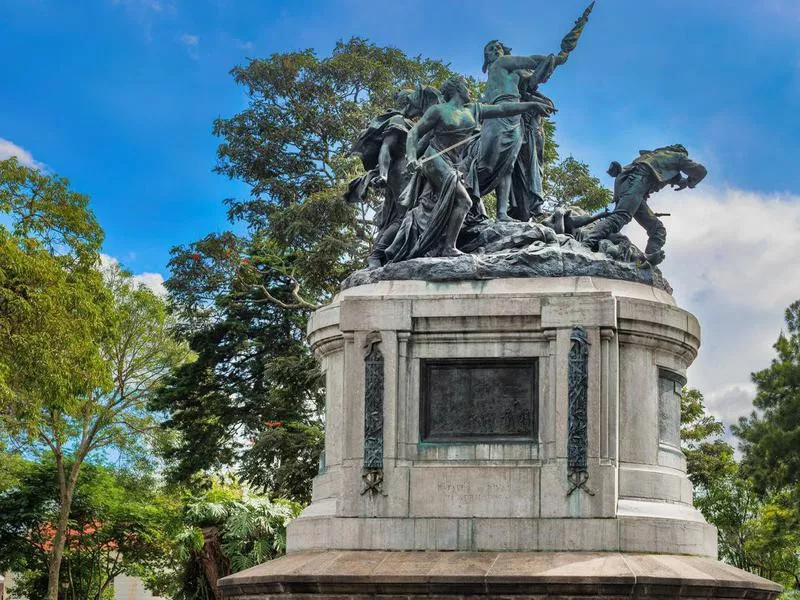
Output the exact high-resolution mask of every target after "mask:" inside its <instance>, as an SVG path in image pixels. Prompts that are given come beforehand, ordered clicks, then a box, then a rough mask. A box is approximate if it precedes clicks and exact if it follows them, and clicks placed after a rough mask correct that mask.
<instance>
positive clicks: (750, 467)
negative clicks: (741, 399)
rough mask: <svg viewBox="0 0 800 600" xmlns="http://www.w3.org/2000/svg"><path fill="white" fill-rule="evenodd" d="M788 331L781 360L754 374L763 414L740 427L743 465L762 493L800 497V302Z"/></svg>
mask: <svg viewBox="0 0 800 600" xmlns="http://www.w3.org/2000/svg"><path fill="white" fill-rule="evenodd" d="M785 320H786V332H785V333H784V332H782V333H781V334H780V336H779V337H778V341H776V342H775V345H774V346H773V347H774V348H775V352H776V354H777V356H776V357H775V358H774V359H773V360H772V364H771V365H770V366H769V367H768V368H767V369H764V370H763V371H759V372H757V373H753V375H752V377H753V382H754V383H755V384H756V389H757V391H756V398H755V400H754V401H753V404H754V405H755V408H756V409H758V412H755V411H754V412H753V413H752V414H751V415H750V417H742V418H741V419H740V420H739V423H738V425H736V426H735V427H734V431H735V433H736V435H737V436H738V437H739V438H740V440H741V443H740V448H741V450H742V452H743V454H744V460H743V466H744V468H745V470H746V472H747V474H748V475H749V476H751V477H752V478H753V480H754V481H755V483H756V485H757V488H758V489H759V490H760V491H762V492H763V491H766V490H768V489H772V490H780V489H782V488H784V487H786V486H789V487H793V488H794V489H795V490H797V493H798V494H800V301H797V302H795V303H794V304H792V305H791V306H790V307H789V308H787V309H786V314H785Z"/></svg>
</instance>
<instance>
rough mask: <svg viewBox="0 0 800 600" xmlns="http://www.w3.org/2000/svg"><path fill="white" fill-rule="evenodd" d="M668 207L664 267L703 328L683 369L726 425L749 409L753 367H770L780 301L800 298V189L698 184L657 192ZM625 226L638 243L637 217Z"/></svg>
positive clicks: (661, 205)
mask: <svg viewBox="0 0 800 600" xmlns="http://www.w3.org/2000/svg"><path fill="white" fill-rule="evenodd" d="M649 204H650V205H651V207H652V208H653V210H655V211H657V212H669V213H671V215H672V216H670V217H665V218H664V221H665V223H666V227H667V245H666V247H665V250H666V253H667V259H666V261H665V262H664V264H663V265H662V271H663V272H664V275H665V276H666V277H667V278H668V279H669V280H670V283H671V284H672V286H673V287H674V288H675V299H676V300H677V301H678V303H679V304H680V305H681V306H682V307H683V308H685V309H687V310H689V311H690V312H692V313H693V314H694V315H695V316H696V317H697V318H698V319H699V320H700V325H701V327H702V347H701V349H700V355H699V356H698V358H697V360H696V361H695V364H694V366H692V368H691V369H690V371H689V385H690V386H692V387H697V388H699V389H700V390H701V391H702V392H703V393H704V394H705V397H706V399H707V405H708V408H709V410H710V411H711V412H712V413H713V414H714V415H715V416H717V417H718V418H720V419H722V420H723V421H724V422H725V424H726V425H729V424H731V423H735V422H736V421H737V420H738V417H740V416H743V415H747V414H749V413H750V411H751V410H752V405H751V402H752V399H753V397H754V395H755V388H754V386H753V384H752V383H750V373H751V372H753V371H758V370H761V369H764V368H766V367H767V366H769V363H770V360H771V359H772V357H773V356H774V350H773V348H772V345H773V344H774V343H775V340H776V339H777V338H778V334H779V333H780V331H781V329H782V327H783V314H784V309H785V308H786V307H787V306H788V305H789V304H791V303H792V302H794V301H795V300H798V299H800V268H798V267H797V262H798V257H799V256H800V196H793V195H789V194H783V195H781V194H757V193H752V192H744V191H741V190H735V189H724V190H720V189H713V188H708V187H706V188H703V184H700V186H699V187H698V188H697V189H695V190H685V191H682V192H679V193H670V192H667V191H666V190H665V191H663V192H661V193H659V194H656V195H654V196H653V197H652V198H651V199H650V201H649ZM625 233H627V234H628V235H630V236H631V238H632V239H633V240H634V241H635V242H636V243H637V244H640V243H642V242H643V240H644V237H645V236H644V232H643V231H642V229H641V227H639V226H638V225H636V223H632V224H630V225H629V226H628V227H626V229H625Z"/></svg>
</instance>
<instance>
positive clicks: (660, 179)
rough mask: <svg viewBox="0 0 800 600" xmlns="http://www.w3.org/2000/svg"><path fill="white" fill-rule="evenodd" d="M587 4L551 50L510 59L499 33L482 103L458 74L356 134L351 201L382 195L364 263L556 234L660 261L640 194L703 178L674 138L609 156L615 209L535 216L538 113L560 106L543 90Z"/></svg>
mask: <svg viewBox="0 0 800 600" xmlns="http://www.w3.org/2000/svg"><path fill="white" fill-rule="evenodd" d="M593 6H594V2H593V3H592V4H591V5H589V7H588V8H587V9H586V11H585V12H584V13H583V15H582V16H581V17H580V18H579V19H578V20H577V21H576V23H575V26H574V27H573V29H572V30H571V31H570V32H569V34H567V36H566V37H565V38H564V39H563V40H562V43H561V51H560V52H559V53H558V54H550V55H532V56H512V55H511V49H510V48H508V47H507V46H505V45H504V44H502V43H501V42H499V41H498V40H492V41H490V42H489V43H488V44H486V46H485V47H484V63H483V72H484V73H486V74H487V81H486V85H485V88H484V93H483V97H482V99H481V101H480V102H473V101H472V99H471V98H470V92H469V88H468V86H467V83H466V81H464V79H463V78H461V77H458V76H455V77H452V78H450V79H449V80H447V81H446V82H445V83H444V84H443V85H442V86H441V88H440V89H435V88H433V87H430V86H418V88H417V89H416V90H403V91H401V92H398V94H396V96H395V103H396V107H395V108H394V109H392V110H390V111H388V112H387V113H384V114H383V115H380V116H379V117H377V118H375V119H373V121H372V122H371V123H370V124H369V126H368V127H367V128H366V129H365V130H364V131H362V133H361V135H360V136H359V138H358V140H357V141H356V142H355V144H354V145H353V149H352V152H353V153H354V154H356V155H358V156H359V157H360V158H361V160H362V163H363V165H364V167H365V169H366V170H367V172H366V173H365V175H363V176H361V177H359V178H357V179H355V180H353V181H352V182H351V183H350V186H349V189H348V193H347V199H348V200H349V201H352V202H355V201H361V200H363V199H364V197H365V194H366V193H367V192H368V190H369V188H370V187H379V188H381V189H382V190H383V192H382V194H383V197H384V202H383V205H382V208H381V210H380V212H379V214H378V215H377V218H376V224H377V227H378V234H377V237H376V240H375V243H374V246H373V249H372V252H371V254H370V256H369V259H368V266H369V267H370V268H378V267H381V266H383V265H386V264H388V263H398V262H401V261H407V260H410V259H414V258H425V257H454V256H459V255H461V254H463V250H464V249H466V250H467V251H470V252H472V251H484V250H485V249H486V248H487V247H490V246H494V247H496V248H501V249H506V250H507V249H509V248H513V247H514V244H517V245H518V244H520V243H523V244H530V243H531V242H532V241H533V242H541V241H543V240H544V241H549V242H552V241H553V240H557V239H558V235H559V234H561V235H566V236H570V237H572V238H574V239H576V240H578V241H580V242H581V243H582V244H583V245H585V246H586V247H587V248H588V249H590V250H591V251H594V252H604V253H605V254H606V255H607V256H609V257H612V258H614V259H616V260H627V261H631V262H636V263H637V264H638V265H639V266H645V267H650V266H654V265H657V264H659V263H660V262H662V261H663V259H664V251H663V246H664V243H665V241H666V229H665V228H664V225H663V223H662V222H661V221H660V220H659V218H658V216H657V215H656V214H655V213H653V211H652V210H651V209H650V208H649V206H648V205H647V199H648V197H649V195H650V194H651V193H653V192H656V191H659V190H660V189H661V188H663V187H665V186H667V185H673V186H674V188H675V189H677V190H680V189H684V188H687V187H688V188H693V187H694V186H695V185H697V184H698V183H699V182H700V181H701V180H702V179H703V178H704V177H705V175H706V169H705V168H704V167H703V165H701V164H699V163H697V162H694V161H692V160H690V159H689V157H688V152H687V151H686V149H685V148H684V147H683V146H681V145H679V144H676V145H672V146H665V147H663V148H658V149H656V150H643V151H640V155H639V157H637V158H636V159H635V160H634V161H633V162H632V163H631V164H629V165H627V166H625V167H622V166H621V165H620V164H619V163H617V162H612V164H611V166H610V167H609V171H608V174H609V175H611V176H612V177H614V178H615V183H614V208H613V210H608V209H607V210H606V211H604V212H602V213H599V214H597V215H588V214H585V213H582V211H580V209H572V210H569V209H568V210H564V209H561V208H558V209H556V211H555V212H554V213H552V214H549V215H545V214H543V211H542V205H543V202H544V197H543V193H542V177H543V174H542V164H543V152H544V139H545V138H544V132H543V127H542V119H543V118H544V117H546V116H549V115H551V114H553V113H554V112H555V108H554V105H553V102H552V101H551V100H550V99H549V98H547V97H546V96H544V95H542V94H541V93H540V92H539V90H538V87H539V85H541V84H543V83H545V82H546V81H547V80H548V79H549V78H550V77H551V75H552V74H553V72H554V71H555V69H556V68H557V67H558V66H560V65H563V64H564V63H565V62H566V61H567V58H568V56H569V53H570V52H571V51H572V50H574V49H575V47H576V46H577V42H578V39H579V37H580V35H581V33H582V31H583V28H584V27H585V25H586V23H587V21H588V17H589V14H590V12H591V10H592V8H593ZM682 174H684V175H682ZM490 192H494V193H495V195H496V199H497V214H496V221H495V222H494V223H492V222H490V220H489V219H488V216H487V215H486V211H485V208H484V205H483V202H482V200H481V198H482V197H483V196H485V195H486V194H488V193H490ZM631 220H636V222H637V223H639V224H640V225H641V226H642V227H643V228H644V229H645V230H646V232H647V234H648V242H647V247H646V248H645V250H644V253H641V252H640V251H638V250H637V249H635V247H633V245H632V244H630V242H629V241H628V240H627V238H625V236H622V235H621V234H620V230H621V229H622V228H623V227H624V226H625V225H626V224H627V223H629V222H630V221H631ZM548 228H549V229H552V231H546V230H547V229H548Z"/></svg>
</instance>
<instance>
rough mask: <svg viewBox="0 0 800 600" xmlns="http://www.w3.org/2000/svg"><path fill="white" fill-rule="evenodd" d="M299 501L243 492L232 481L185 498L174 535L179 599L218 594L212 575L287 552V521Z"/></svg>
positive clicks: (296, 511)
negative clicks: (274, 498)
mask: <svg viewBox="0 0 800 600" xmlns="http://www.w3.org/2000/svg"><path fill="white" fill-rule="evenodd" d="M300 509H301V506H300V504H297V503H295V502H291V501H288V500H274V501H272V500H269V499H268V498H265V497H260V496H251V495H246V494H244V493H243V491H242V489H241V488H240V487H238V486H237V485H222V484H220V483H218V482H217V483H214V485H213V486H212V487H211V488H210V489H209V490H207V491H206V492H204V493H202V494H199V495H194V496H191V497H189V498H187V500H186V503H185V508H184V511H183V516H182V518H181V526H180V528H179V529H178V530H177V531H176V533H175V535H174V542H175V553H176V554H177V557H178V563H179V565H180V566H179V568H178V569H177V576H178V578H179V579H180V584H179V585H178V587H177V589H175V590H174V591H173V593H172V594H173V595H172V597H174V598H176V599H178V600H206V599H211V598H217V597H218V594H219V590H218V588H217V586H216V582H217V579H219V578H220V577H224V576H226V575H230V574H231V573H235V572H238V571H242V570H244V569H248V568H250V567H252V566H255V565H258V564H261V563H263V562H265V561H267V560H270V559H273V558H276V557H278V556H281V555H282V554H284V553H285V552H286V525H287V523H288V522H289V521H291V520H292V519H293V518H294V517H296V516H297V515H298V514H299V513H300Z"/></svg>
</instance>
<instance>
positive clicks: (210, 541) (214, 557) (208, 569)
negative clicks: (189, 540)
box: [201, 527, 231, 600]
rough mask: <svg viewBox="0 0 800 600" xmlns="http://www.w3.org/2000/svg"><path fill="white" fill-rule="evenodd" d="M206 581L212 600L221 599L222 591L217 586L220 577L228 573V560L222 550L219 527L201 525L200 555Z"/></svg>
mask: <svg viewBox="0 0 800 600" xmlns="http://www.w3.org/2000/svg"><path fill="white" fill-rule="evenodd" d="M201 561H202V564H203V570H204V571H205V576H206V581H207V582H208V585H209V587H210V588H211V593H212V594H214V600H222V591H221V590H220V589H219V587H218V586H217V581H218V580H219V578H220V577H225V576H226V575H230V574H231V573H230V570H231V568H230V561H229V560H228V558H227V557H226V556H225V555H224V554H223V552H222V546H221V545H220V539H219V529H218V528H216V527H203V554H202V557H201Z"/></svg>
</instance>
